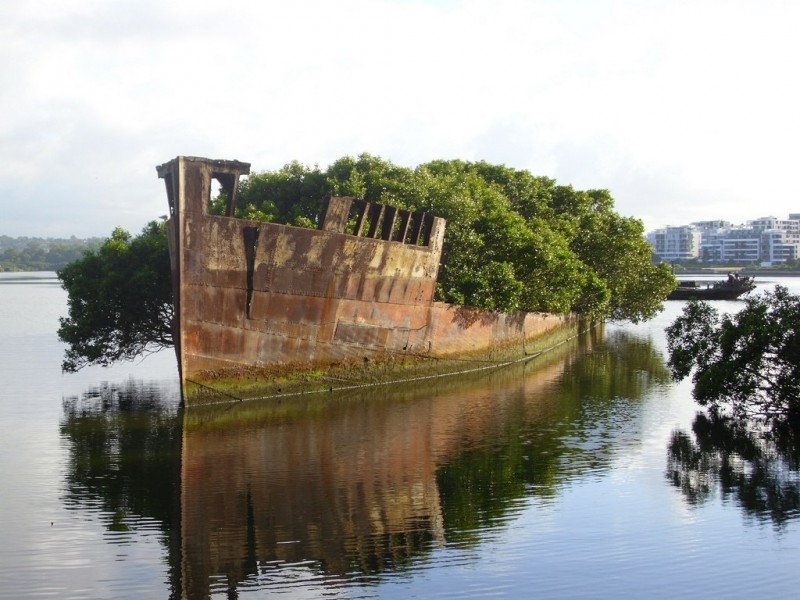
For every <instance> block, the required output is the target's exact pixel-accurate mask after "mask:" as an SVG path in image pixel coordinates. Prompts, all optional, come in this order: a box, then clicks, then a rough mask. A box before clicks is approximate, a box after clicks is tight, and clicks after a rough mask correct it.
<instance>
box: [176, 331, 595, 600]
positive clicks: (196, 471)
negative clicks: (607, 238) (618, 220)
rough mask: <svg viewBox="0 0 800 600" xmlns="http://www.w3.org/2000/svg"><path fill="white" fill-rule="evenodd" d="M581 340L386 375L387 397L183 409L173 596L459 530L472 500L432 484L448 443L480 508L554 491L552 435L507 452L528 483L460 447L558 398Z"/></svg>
mask: <svg viewBox="0 0 800 600" xmlns="http://www.w3.org/2000/svg"><path fill="white" fill-rule="evenodd" d="M592 343H593V342H592V340H591V339H590V337H589V336H585V337H583V338H582V340H581V343H576V344H568V345H563V346H562V347H561V348H560V351H558V352H553V353H548V354H546V355H545V356H543V357H540V358H539V359H537V361H536V363H535V367H534V369H530V368H527V370H526V367H529V365H524V364H521V365H517V366H516V367H512V368H510V369H508V370H501V371H495V372H493V373H492V374H491V375H489V376H487V377H478V376H473V377H472V378H470V377H465V378H458V379H447V380H439V381H437V382H434V383H433V384H431V385H430V386H429V385H426V386H424V388H422V387H420V386H417V387H416V388H415V387H414V386H406V387H404V388H402V389H393V390H392V393H391V395H390V396H389V400H388V401H381V398H378V397H377V396H376V395H375V392H374V391H371V390H362V391H361V392H359V393H358V394H357V395H348V396H345V395H344V394H335V395H334V396H335V397H334V398H333V399H331V398H330V397H328V396H326V397H324V398H320V397H319V396H315V395H310V396H306V397H304V398H298V399H296V400H295V401H293V402H283V403H278V402H271V401H270V402H248V403H241V404H235V405H228V406H225V407H220V406H212V407H198V408H197V409H196V410H191V411H186V412H184V421H183V423H184V426H183V442H182V445H181V450H182V458H181V484H180V487H181V495H180V499H181V500H180V501H181V507H180V515H181V548H180V556H181V568H180V576H181V584H180V587H181V588H182V589H183V594H184V597H188V598H205V597H208V596H209V587H210V586H211V587H212V588H213V587H214V586H216V589H214V590H213V591H214V592H219V591H221V590H220V588H222V589H224V588H225V586H227V587H228V589H231V590H232V589H237V588H239V587H240V586H242V587H243V586H244V585H252V586H255V587H260V586H263V587H265V588H268V587H270V586H272V585H274V586H277V587H278V588H280V586H281V585H284V586H285V585H286V582H287V581H290V580H291V579H296V580H297V581H298V582H303V581H310V580H313V581H314V582H315V584H317V585H321V586H322V587H327V586H331V585H335V582H336V581H337V580H342V581H345V580H352V579H357V578H369V577H375V576H378V575H380V574H382V573H391V572H401V571H403V570H405V569H409V568H411V567H412V565H413V564H414V563H415V562H416V561H419V560H421V559H424V557H425V556H427V555H429V554H430V553H431V552H433V551H434V550H436V549H437V548H442V547H444V546H447V545H448V544H451V543H454V542H456V543H460V542H459V541H458V540H460V539H461V538H460V536H461V535H462V533H463V532H462V529H463V528H464V527H465V523H464V522H463V521H462V520H461V519H462V518H463V516H464V515H465V514H475V513H480V512H481V511H480V510H477V509H476V508H475V505H474V504H473V501H475V498H473V497H472V496H469V497H462V496H460V495H459V494H458V493H456V490H455V489H454V485H453V482H452V481H448V482H447V483H446V484H445V487H444V488H443V487H442V486H443V484H442V481H441V479H440V478H441V477H442V474H441V471H442V469H443V467H445V466H446V465H447V464H450V463H454V462H457V461H458V460H459V457H461V459H460V460H461V461H462V462H466V463H468V464H471V461H472V460H477V461H478V462H477V465H473V466H475V468H473V469H467V471H466V472H468V473H470V474H471V475H472V477H473V478H466V479H462V478H461V477H458V484H457V487H458V488H459V490H460V491H463V489H462V488H464V489H469V490H470V491H471V492H477V493H478V494H479V495H480V496H481V498H483V499H482V500H481V502H480V505H481V506H482V507H484V508H486V506H487V504H491V503H492V502H496V503H497V504H498V506H510V505H512V504H513V500H514V497H513V494H514V493H524V492H525V490H528V489H530V488H533V487H535V489H536V490H537V491H536V493H537V494H540V495H548V494H550V493H555V486H554V484H553V481H552V480H551V477H552V476H553V472H554V469H555V466H554V465H555V464H556V463H557V462H558V460H559V456H560V455H561V452H560V451H558V450H557V449H556V448H553V447H551V444H557V440H556V439H555V438H549V439H551V441H549V442H547V444H546V446H545V448H544V449H543V450H542V452H541V458H542V460H541V461H536V460H530V461H528V460H525V459H524V458H522V457H519V460H518V463H519V465H525V466H526V467H527V466H530V473H529V474H528V475H527V476H526V477H524V479H525V481H526V483H527V485H528V486H530V488H529V487H526V486H525V485H519V486H517V485H511V484H508V482H507V481H501V480H498V479H496V478H494V477H491V476H490V477H491V485H490V482H489V481H479V480H476V479H474V477H475V474H476V472H479V471H480V472H486V470H487V469H488V468H489V467H488V465H487V464H486V462H485V461H483V460H481V459H480V457H478V458H477V459H476V458H475V457H472V458H471V457H470V450H474V449H480V448H485V447H486V446H487V445H488V446H491V445H492V444H498V443H508V440H507V439H504V436H505V435H506V432H507V430H508V429H509V428H512V429H513V430H514V431H515V432H517V434H518V431H517V427H519V426H520V423H519V421H518V419H520V418H522V416H523V415H524V418H525V419H529V420H531V421H533V422H538V421H539V419H545V421H546V417H544V416H543V415H547V414H549V413H550V412H551V411H553V412H555V413H559V411H563V410H565V407H564V405H563V404H561V403H559V402H557V398H558V395H557V394H553V393H552V390H553V389H554V387H556V386H557V385H558V381H559V379H560V378H561V377H562V376H563V373H564V371H565V369H566V368H568V367H569V366H570V365H572V364H574V362H575V360H576V359H577V358H578V357H580V356H583V355H584V353H585V351H586V349H587V347H590V346H591V344H592ZM524 447H525V449H526V452H532V455H531V456H532V457H535V456H538V452H537V451H535V450H533V449H532V448H533V447H532V446H524ZM489 452H490V453H491V454H492V455H497V456H498V457H502V458H500V462H501V463H502V474H503V476H504V477H510V478H514V479H516V477H517V476H518V475H519V474H517V473H514V469H513V468H512V465H513V462H514V461H513V459H511V458H509V453H508V451H505V450H504V451H497V450H490V451H489ZM480 456H483V455H482V454H481V455H480ZM598 458H599V457H597V456H593V460H595V462H596V461H597V460H598ZM548 465H549V466H548ZM495 475H499V474H495ZM448 493H449V494H451V496H450V497H447V494H448ZM484 495H490V496H491V497H492V498H491V499H488V498H486V497H484ZM507 495H510V496H507ZM461 502H468V504H467V505H462V504H461ZM488 514H492V515H495V516H497V515H498V514H504V512H503V509H501V508H498V509H497V512H495V511H493V510H489V511H488ZM469 526H470V525H469V524H467V525H466V527H469ZM462 542H463V540H462ZM472 543H475V542H474V541H473V542H472ZM176 553H177V550H176ZM245 582H249V583H248V584H245Z"/></svg>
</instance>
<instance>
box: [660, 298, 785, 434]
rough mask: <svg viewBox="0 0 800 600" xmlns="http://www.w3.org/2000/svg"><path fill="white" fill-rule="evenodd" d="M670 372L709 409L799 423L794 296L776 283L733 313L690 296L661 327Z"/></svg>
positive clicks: (772, 421)
mask: <svg viewBox="0 0 800 600" xmlns="http://www.w3.org/2000/svg"><path fill="white" fill-rule="evenodd" d="M667 342H668V348H669V353H670V359H669V366H670V369H671V371H672V374H673V377H674V378H676V379H683V378H685V377H688V376H689V375H690V374H692V373H693V375H692V381H693V382H694V391H693V394H694V397H695V399H696V400H697V402H698V403H699V404H700V405H702V406H708V407H709V408H710V410H711V411H712V413H720V412H724V411H726V410H727V411H730V413H731V414H732V416H733V417H735V418H737V419H741V420H746V419H758V420H764V421H766V422H768V423H771V424H772V425H775V426H780V425H783V424H787V423H788V424H790V425H791V426H793V427H798V426H800V296H796V295H793V294H790V293H789V292H788V290H787V289H786V288H784V287H782V286H775V290H774V292H765V293H763V294H760V295H758V296H753V297H750V298H748V299H746V300H745V305H744V308H742V309H741V310H740V311H739V312H737V313H735V314H722V315H721V314H720V313H719V312H718V311H717V310H716V309H714V308H712V307H711V306H710V305H709V304H708V303H704V302H690V303H689V304H687V306H686V307H685V308H684V311H683V314H682V315H681V316H680V317H678V318H677V319H676V320H675V322H674V323H673V324H672V325H670V326H669V327H668V328H667Z"/></svg>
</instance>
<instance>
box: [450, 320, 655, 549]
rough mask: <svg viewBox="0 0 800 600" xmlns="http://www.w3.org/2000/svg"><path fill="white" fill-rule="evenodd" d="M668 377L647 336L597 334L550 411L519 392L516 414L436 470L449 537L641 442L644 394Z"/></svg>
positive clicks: (548, 492)
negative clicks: (534, 407)
mask: <svg viewBox="0 0 800 600" xmlns="http://www.w3.org/2000/svg"><path fill="white" fill-rule="evenodd" d="M669 381H670V376H669V371H668V370H667V368H666V366H665V363H664V359H663V358H662V356H661V355H660V354H659V353H657V352H656V351H655V350H654V349H653V346H652V344H651V343H650V341H649V340H647V339H642V338H640V337H637V336H633V335H630V334H628V333H625V332H623V331H620V332H617V333H614V334H611V335H608V336H607V337H606V339H605V340H604V341H601V340H599V339H596V340H595V343H594V345H592V346H591V349H590V351H589V352H588V353H586V354H585V355H583V356H581V357H580V359H579V360H577V361H576V362H574V363H573V364H572V365H571V366H570V367H569V369H568V370H567V371H566V372H565V373H564V374H563V375H562V376H561V377H560V378H559V379H558V382H557V383H556V385H555V386H553V387H552V388H551V389H550V390H548V397H547V400H546V403H547V410H546V411H545V413H544V414H543V413H542V412H541V411H536V412H534V411H531V410H529V409H526V407H525V404H526V402H528V401H529V400H530V398H526V397H524V396H520V397H518V398H516V399H515V408H514V411H515V412H517V413H518V415H517V417H518V418H512V419H505V420H504V421H503V423H500V424H498V425H497V426H494V425H493V424H491V423H489V424H487V429H488V430H491V431H492V434H493V435H495V436H497V438H495V439H493V440H492V444H489V445H484V446H481V447H477V448H473V449H470V450H466V451H464V452H461V453H460V454H459V455H458V456H457V457H455V458H454V459H453V460H452V461H450V462H449V463H448V464H445V465H443V466H441V467H440V468H439V469H438V470H437V482H438V487H439V490H440V493H441V497H442V509H443V513H444V524H445V529H446V530H447V531H448V532H449V535H448V539H451V540H452V538H453V535H454V533H453V532H458V535H459V536H460V537H463V538H470V539H472V538H475V539H477V536H478V535H479V529H480V528H482V527H486V526H489V525H491V524H492V523H496V522H499V521H502V520H503V518H504V517H506V516H507V513H508V511H509V510H511V509H513V507H514V506H515V505H516V503H517V502H518V500H519V499H520V498H524V497H527V496H531V495H533V496H538V497H540V498H548V497H552V496H554V495H555V494H556V493H557V492H558V489H559V487H561V486H563V485H564V484H566V483H567V482H568V481H569V480H571V479H572V478H574V477H577V476H582V475H585V474H586V473H588V472H593V471H598V470H603V469H606V468H608V465H609V463H610V461H611V458H612V457H613V456H614V454H615V453H619V452H621V451H623V450H624V448H625V446H626V445H629V444H635V443H638V439H637V436H638V435H639V433H640V429H639V428H636V427H631V422H632V421H633V420H635V419H637V418H638V415H639V411H640V400H641V399H642V398H643V397H644V396H645V395H646V394H647V393H648V392H649V391H651V390H652V388H653V387H654V386H659V385H662V386H663V385H667V384H668V383H669Z"/></svg>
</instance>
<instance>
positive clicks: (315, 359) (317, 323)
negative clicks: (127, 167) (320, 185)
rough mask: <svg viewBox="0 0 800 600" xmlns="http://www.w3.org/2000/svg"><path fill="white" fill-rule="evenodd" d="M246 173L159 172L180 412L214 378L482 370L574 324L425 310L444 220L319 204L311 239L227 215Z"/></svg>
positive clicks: (193, 167) (305, 233)
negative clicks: (373, 369)
mask: <svg viewBox="0 0 800 600" xmlns="http://www.w3.org/2000/svg"><path fill="white" fill-rule="evenodd" d="M249 169H250V165H249V164H248V163H243V162H239V161H231V160H211V159H205V158H198V157H187V156H179V157H177V158H175V159H173V160H171V161H169V162H167V163H165V164H163V165H161V166H159V167H157V171H158V175H159V177H161V178H163V179H164V181H165V184H166V189H167V197H168V201H169V208H170V216H169V221H168V231H169V242H170V260H171V268H172V277H173V298H174V303H175V315H176V316H175V322H174V340H175V350H176V354H177V359H178V368H179V373H180V378H181V390H182V394H183V399H184V403H186V404H191V403H192V402H193V401H194V398H196V397H200V395H201V394H198V393H197V392H198V390H201V389H203V390H207V389H210V388H213V382H214V381H216V380H219V378H220V377H221V374H222V375H224V374H225V373H226V372H237V371H241V370H243V369H244V370H248V372H250V373H255V372H257V371H258V369H264V372H265V373H266V372H273V373H274V372H275V370H276V369H277V370H278V371H280V372H281V373H283V374H284V375H285V374H287V373H290V372H291V371H292V370H308V369H310V368H313V369H317V370H321V371H325V370H326V369H327V370H330V369H335V368H341V366H342V365H348V364H355V365H360V368H363V365H365V364H374V365H378V364H385V362H386V361H387V360H391V361H395V360H396V359H398V358H400V359H404V360H408V361H412V362H413V361H415V360H416V361H432V360H434V361H435V360H442V361H444V360H445V359H450V360H456V361H457V360H458V359H459V358H461V357H475V356H478V355H480V356H483V357H488V359H490V360H491V358H492V357H495V358H497V357H500V356H501V354H502V355H503V356H506V357H507V356H508V353H507V352H506V351H507V350H508V349H509V348H511V347H516V348H523V349H524V348H525V345H526V343H528V344H530V343H531V342H532V341H533V340H537V339H542V338H543V337H545V336H548V335H549V334H552V333H554V332H558V331H563V330H565V329H566V330H575V329H576V328H577V326H578V323H577V319H576V318H575V317H574V316H570V315H552V314H538V313H536V314H534V313H523V312H516V313H499V312H488V311H481V310H477V309H474V308H469V307H463V306H455V305H450V304H445V303H441V302H436V301H434V292H435V288H436V278H437V274H438V270H439V262H440V258H441V252H442V244H443V241H444V234H445V225H446V224H445V220H444V219H441V218H439V217H435V216H432V215H430V214H427V213H411V212H408V211H403V210H399V209H395V208H393V207H389V206H384V205H380V204H370V203H367V202H364V201H362V200H358V199H354V198H330V199H328V201H327V207H326V212H325V215H324V217H323V218H322V219H321V223H320V226H319V229H308V228H302V227H293V226H288V225H279V224H274V223H265V222H259V221H251V220H246V219H240V218H236V217H234V216H233V215H234V207H235V201H236V190H237V186H238V182H239V179H240V177H241V176H243V175H246V174H248V173H249ZM213 180H217V181H218V182H219V183H220V185H221V187H222V189H223V190H224V191H225V192H226V196H227V198H228V201H229V204H228V207H227V215H214V214H210V209H209V206H210V200H211V190H212V181H213ZM504 352H506V353H505V354H503V353H504ZM520 356H521V355H520ZM442 364H444V362H442ZM456 364H457V363H456ZM453 368H456V367H450V369H451V370H452V369H453Z"/></svg>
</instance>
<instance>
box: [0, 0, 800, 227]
mask: <svg viewBox="0 0 800 600" xmlns="http://www.w3.org/2000/svg"><path fill="white" fill-rule="evenodd" d="M798 27H800V2H796V0H691V1H683V0H463V1H460V0H438V1H437V0H336V1H335V2H334V1H331V0H296V1H292V2H289V1H287V0H281V1H272V0H253V1H251V2H248V1H239V2H237V1H236V0H230V1H228V2H219V1H218V0H217V1H209V0H191V1H188V0H81V1H75V0H5V1H4V2H3V3H2V4H0V114H2V115H3V116H2V118H0V186H1V187H0V235H10V236H37V237H69V236H71V235H75V236H77V237H92V236H108V235H109V234H110V233H111V231H112V230H113V229H114V227H116V226H121V227H124V228H125V229H128V230H129V231H131V232H134V233H137V232H139V231H140V230H141V229H142V227H143V226H144V225H145V224H146V223H147V222H148V221H150V220H153V219H155V218H158V217H159V216H160V215H163V214H165V213H166V212H167V199H166V193H165V190H164V184H163V182H162V181H161V180H159V179H158V178H157V175H156V170H155V167H156V165H159V164H162V163H164V162H167V161H168V160H171V159H172V158H174V157H175V156H178V155H191V156H205V157H208V158H214V159H238V160H242V161H245V162H249V163H251V164H252V169H253V171H255V172H258V171H265V170H275V169H279V168H280V167H282V166H283V165H285V164H287V163H289V162H291V161H295V160H297V161H299V162H301V163H304V164H306V165H319V166H320V168H323V169H324V168H325V167H326V166H327V165H329V164H330V163H331V162H333V161H335V160H336V159H338V158H341V157H343V156H356V155H358V154H361V153H363V152H367V153H370V154H372V155H376V156H380V157H381V158H383V159H385V160H388V161H391V162H392V163H394V164H396V165H400V166H406V167H415V166H417V165H419V164H421V163H424V162H427V161H430V160H434V159H456V158H457V159H463V160H470V161H472V160H475V161H477V160H486V161H488V162H490V163H496V164H505V165H507V166H509V167H513V168H516V169H526V170H528V171H530V172H531V173H533V174H534V175H544V176H547V177H551V178H554V179H556V180H557V181H558V183H560V184H564V185H572V186H573V187H575V188H577V189H595V188H602V189H608V190H609V191H610V192H611V194H612V196H613V197H614V199H615V207H616V210H617V212H619V213H620V214H622V215H624V216H631V217H636V218H638V219H641V220H642V221H643V223H644V225H645V228H646V230H647V231H650V230H652V229H655V228H659V227H663V226H666V225H682V224H686V223H689V222H692V221H698V220H709V219H726V220H729V221H733V222H734V223H743V222H745V221H746V220H748V219H755V218H759V217H763V216H775V217H778V218H786V217H787V216H788V214H789V213H800V180H799V179H798V170H800V35H798V33H797V32H798Z"/></svg>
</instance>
